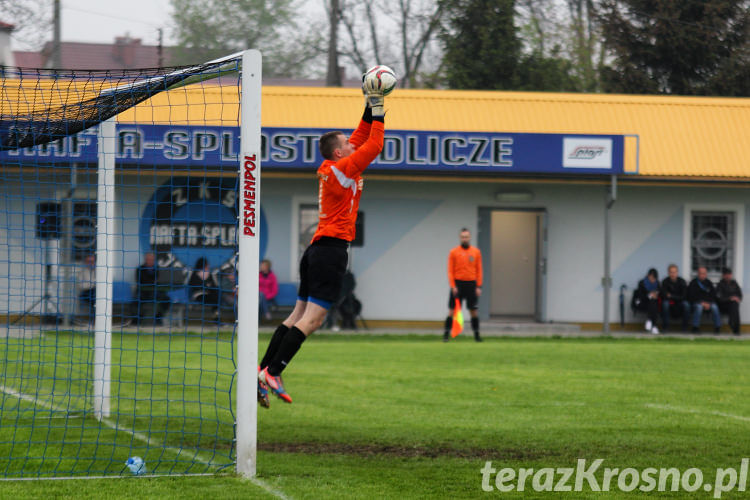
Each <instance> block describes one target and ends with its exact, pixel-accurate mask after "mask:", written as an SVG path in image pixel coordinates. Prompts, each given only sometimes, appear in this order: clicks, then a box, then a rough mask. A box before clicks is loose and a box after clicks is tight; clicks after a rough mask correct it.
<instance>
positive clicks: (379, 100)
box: [365, 92, 385, 118]
mask: <svg viewBox="0 0 750 500" xmlns="http://www.w3.org/2000/svg"><path fill="white" fill-rule="evenodd" d="M365 101H366V102H367V105H368V106H369V107H370V109H371V110H372V116H373V117H381V118H382V117H383V116H385V108H384V107H383V106H384V105H385V97H384V96H383V93H382V92H372V93H369V94H365Z"/></svg>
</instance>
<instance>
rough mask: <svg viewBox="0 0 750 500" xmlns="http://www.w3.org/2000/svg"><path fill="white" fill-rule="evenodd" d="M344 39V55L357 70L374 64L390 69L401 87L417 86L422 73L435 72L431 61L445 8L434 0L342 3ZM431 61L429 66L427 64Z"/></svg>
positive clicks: (435, 58)
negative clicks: (397, 77)
mask: <svg viewBox="0 0 750 500" xmlns="http://www.w3.org/2000/svg"><path fill="white" fill-rule="evenodd" d="M340 1H341V3H342V5H341V24H342V25H343V28H344V33H345V37H343V39H342V45H341V46H340V47H339V52H340V54H341V56H342V57H343V58H344V59H346V60H347V61H348V62H349V63H350V65H352V66H353V67H354V68H355V69H356V70H357V71H360V72H361V71H364V70H366V69H367V68H368V67H370V66H372V65H373V64H375V63H378V64H386V65H388V66H391V67H392V68H393V69H394V70H395V71H396V74H397V75H398V76H399V80H400V85H401V86H403V87H414V86H417V85H419V84H420V81H421V80H422V79H423V75H422V73H423V72H424V71H425V67H426V66H427V71H430V70H434V69H436V67H437V65H435V64H433V67H429V66H430V64H429V62H431V61H434V60H438V59H439V58H438V57H432V56H433V55H434V54H435V52H436V49H437V46H436V43H435V39H436V35H437V33H438V29H439V27H440V22H441V19H442V15H443V6H442V4H441V3H440V2H435V1H433V0H384V1H383V2H382V3H379V4H372V3H370V2H360V1H357V0H340ZM426 61H428V64H426Z"/></svg>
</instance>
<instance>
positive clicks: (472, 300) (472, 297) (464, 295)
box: [448, 280, 477, 311]
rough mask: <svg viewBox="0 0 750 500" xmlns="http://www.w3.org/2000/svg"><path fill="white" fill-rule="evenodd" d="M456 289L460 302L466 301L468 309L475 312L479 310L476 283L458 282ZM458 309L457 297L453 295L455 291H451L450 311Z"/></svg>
mask: <svg viewBox="0 0 750 500" xmlns="http://www.w3.org/2000/svg"><path fill="white" fill-rule="evenodd" d="M456 288H457V289H458V300H460V301H462V302H463V301H464V300H465V301H466V307H467V308H468V309H469V310H470V311H473V310H474V309H476V308H477V282H476V281H459V280H456ZM454 307H456V296H455V295H453V290H452V289H451V291H450V296H449V297H448V309H453V308H454Z"/></svg>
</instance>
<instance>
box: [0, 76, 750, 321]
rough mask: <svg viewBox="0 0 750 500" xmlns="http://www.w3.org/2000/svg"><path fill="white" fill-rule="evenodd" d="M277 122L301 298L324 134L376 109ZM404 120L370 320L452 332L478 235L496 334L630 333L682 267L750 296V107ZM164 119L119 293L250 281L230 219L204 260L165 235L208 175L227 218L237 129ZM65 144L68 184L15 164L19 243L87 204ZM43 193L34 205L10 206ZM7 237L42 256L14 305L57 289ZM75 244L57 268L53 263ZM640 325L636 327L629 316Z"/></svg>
mask: <svg viewBox="0 0 750 500" xmlns="http://www.w3.org/2000/svg"><path fill="white" fill-rule="evenodd" d="M218 91H219V90H217V92H218ZM221 91H222V92H230V90H226V89H224V90H221ZM234 92H236V90H235V91H234ZM206 95H208V94H207V93H206V91H205V88H204V89H203V91H202V92H200V93H196V94H195V95H192V94H191V92H190V90H187V91H181V92H180V93H179V94H176V95H173V96H168V95H167V94H165V95H163V96H158V97H156V98H155V100H158V99H165V100H166V99H169V102H170V103H172V104H174V103H175V102H176V99H184V100H185V102H190V103H191V104H195V105H200V102H199V101H200V100H202V99H204V98H205V96H206ZM262 106H263V107H262V125H263V157H262V169H263V170H262V172H263V174H262V181H261V185H262V189H261V208H262V212H261V227H262V237H261V247H262V248H261V252H262V255H263V256H264V257H266V258H269V259H270V260H271V261H272V262H273V269H274V271H275V272H276V274H277V276H278V278H279V280H280V281H285V282H296V281H297V279H298V277H297V262H298V259H299V257H300V256H301V252H302V251H303V249H304V247H305V246H306V245H307V243H308V242H309V238H310V237H311V235H312V232H314V226H315V223H316V221H317V180H316V176H315V170H316V168H317V165H318V164H319V162H320V156H319V153H317V137H318V136H319V135H320V133H322V132H323V131H325V130H331V129H342V130H351V129H353V128H354V127H355V126H356V124H357V121H358V117H359V115H360V113H361V106H362V98H361V94H360V93H359V91H358V90H357V89H331V88H293V87H266V88H264V94H263V104H262ZM387 107H388V108H389V109H388V113H387V119H386V130H387V138H386V147H385V150H384V152H383V155H381V157H380V158H379V159H378V161H377V162H376V163H375V164H373V165H372V166H371V167H370V169H369V170H368V171H367V172H366V174H365V185H364V194H363V197H362V201H361V205H360V212H361V214H360V227H359V233H360V234H359V238H358V239H361V241H358V242H357V243H356V244H355V245H353V246H352V248H351V251H350V268H351V270H352V272H353V273H354V275H355V277H356V280H357V288H356V290H355V293H356V295H357V296H358V298H359V299H360V300H361V302H362V304H363V311H362V315H363V317H365V318H366V319H367V320H384V321H385V320H397V321H440V320H441V318H444V317H445V313H446V307H447V299H448V280H447V275H446V262H447V255H448V252H449V250H450V249H451V248H452V247H453V246H455V245H457V244H458V232H459V230H460V229H461V228H463V227H466V228H468V229H469V230H470V231H471V232H472V235H473V240H474V242H475V244H477V245H478V246H479V248H480V249H481V250H482V253H483V256H484V269H485V286H484V291H483V294H482V298H481V301H480V312H481V314H482V316H483V317H485V318H487V317H495V316H500V317H511V318H523V319H535V320H537V321H551V322H571V323H593V324H598V323H602V322H605V321H607V320H609V321H612V322H616V321H618V320H619V312H618V309H619V308H618V304H619V294H620V291H621V288H622V287H623V286H624V287H627V290H626V297H627V301H629V297H630V293H631V292H632V289H633V288H634V287H635V285H636V284H637V281H638V280H639V279H641V278H642V277H643V276H644V275H645V274H646V271H647V270H648V269H649V268H651V267H655V268H657V270H658V271H659V272H660V275H661V277H663V276H665V275H666V268H667V266H668V265H669V264H670V263H675V264H677V265H678V266H679V267H680V269H681V274H682V276H683V277H685V278H686V279H688V280H689V279H690V278H691V277H692V275H693V273H694V271H695V268H696V267H697V266H698V265H706V266H708V268H709V271H710V274H711V276H712V278H714V279H715V280H716V279H718V272H719V270H720V269H721V268H722V267H725V266H728V267H731V268H733V269H734V273H735V278H736V279H737V280H738V281H739V283H740V284H741V285H744V284H746V283H748V282H750V281H748V272H749V271H750V270H746V266H745V264H744V262H745V260H746V259H745V257H746V255H748V252H750V248H747V247H746V245H745V239H746V236H745V235H746V234H748V233H747V231H746V230H745V229H746V224H747V223H748V220H749V219H750V217H746V213H747V211H748V208H750V204H748V200H747V196H746V190H747V188H748V187H750V183H748V181H749V180H750V155H749V154H748V153H750V142H748V141H749V139H748V136H747V133H746V132H747V130H749V129H750V103H748V102H747V100H746V99H714V98H684V97H663V96H660V97H645V96H601V95H583V94H543V93H509V92H461V91H425V90H398V91H397V92H395V93H394V94H393V95H392V96H390V97H389V98H388V99H387ZM155 109H158V107H157V108H155ZM236 112H237V111H236V108H235V109H234V110H233V109H232V106H231V105H225V106H224V108H222V113H226V114H228V115H232V113H236ZM144 113H145V111H144V110H141V109H139V108H136V109H135V110H132V111H129V112H126V113H123V114H122V115H120V117H119V118H118V131H119V132H118V133H119V134H121V136H120V137H121V139H122V140H121V141H120V144H121V145H122V148H123V150H122V151H120V154H119V158H118V160H117V161H118V168H119V170H118V172H119V174H118V175H119V179H120V182H121V184H122V186H123V187H121V188H120V190H119V194H118V198H119V199H118V202H119V203H120V208H119V213H121V214H122V218H121V219H120V221H119V222H118V224H121V226H122V228H121V230H120V231H118V234H119V236H118V238H119V239H118V243H119V245H120V246H121V251H120V252H118V253H117V255H116V256H115V261H116V263H115V265H116V268H117V271H116V273H117V279H122V280H126V281H132V280H133V270H134V269H135V267H137V265H138V263H139V262H140V260H141V259H142V255H143V253H144V252H146V251H150V250H157V251H158V252H159V253H160V255H161V256H162V257H164V256H166V255H168V256H170V258H174V259H177V260H179V261H180V262H181V264H183V265H185V266H190V265H191V264H192V261H194V260H195V259H196V257H199V256H203V255H208V256H209V257H210V260H211V265H212V266H213V267H216V268H220V267H222V266H225V265H228V264H231V263H232V257H233V255H234V253H233V247H232V239H233V234H232V233H231V231H232V230H231V226H233V221H232V220H231V216H232V215H233V213H232V210H228V211H227V210H224V211H222V210H218V211H216V212H215V213H213V212H212V213H213V215H211V217H209V218H210V219H211V220H206V221H203V226H202V227H200V228H196V229H195V231H196V232H197V233H196V234H198V233H200V234H209V233H210V234H213V235H214V236H215V237H214V238H212V239H209V238H204V240H202V241H204V242H209V241H210V243H205V244H204V247H201V246H200V244H190V231H191V230H192V229H191V228H190V227H189V226H190V224H182V225H180V224H178V223H170V224H171V225H169V224H166V225H165V224H161V225H157V224H155V223H153V221H154V220H155V216H154V213H155V212H154V211H155V210H156V208H154V207H159V206H162V205H163V204H164V203H166V202H165V201H164V196H179V194H177V195H175V194H173V193H172V192H173V191H174V189H175V186H187V187H189V186H191V185H192V184H191V182H198V180H196V179H198V178H200V179H203V182H204V185H205V186H208V187H209V188H210V190H213V191H210V190H209V191H210V192H215V193H217V194H216V195H215V196H213V198H214V199H213V202H214V203H216V204H217V206H219V205H221V203H222V200H224V198H223V196H224V195H223V194H222V193H227V192H228V191H230V190H231V189H230V188H229V187H228V186H229V184H228V183H231V182H233V179H234V178H235V176H236V169H237V164H238V159H237V151H238V149H237V144H238V142H237V141H238V131H237V129H236V127H234V128H233V127H227V126H224V125H222V124H221V123H219V121H217V122H216V123H211V121H210V120H209V121H208V122H206V124H204V125H202V126H201V127H200V129H199V130H198V129H195V130H193V129H191V128H190V126H189V124H188V122H187V121H180V120H179V119H177V120H175V119H174V117H172V118H170V119H167V117H166V116H164V117H162V116H154V115H149V116H148V117H147V118H145V119H144ZM180 133H181V134H184V135H179V134H180ZM175 134H178V135H175ZM156 138H158V140H161V141H163V142H162V144H161V146H160V148H159V149H158V151H157V150H153V151H143V150H140V151H139V150H138V147H139V146H138V144H143V143H148V144H151V143H153V142H154V141H155V140H157V139H156ZM59 147H60V148H62V149H63V150H60V151H51V152H50V151H47V154H52V155H53V156H54V155H57V156H56V158H57V159H56V164H57V165H58V166H60V169H59V170H58V171H57V173H56V174H55V175H57V178H56V179H53V178H52V177H50V178H49V179H38V178H37V179H36V180H34V175H38V174H35V173H33V172H31V171H29V170H27V169H24V168H23V166H22V165H23V163H24V162H23V161H22V160H23V159H24V158H28V161H31V160H32V159H33V160H34V161H37V160H38V159H39V155H40V154H44V153H43V152H42V151H40V150H39V149H36V150H29V151H21V152H15V153H14V154H15V156H13V155H11V156H8V153H3V155H2V156H0V161H2V162H3V165H4V168H6V169H7V165H9V162H10V163H12V164H13V165H16V164H17V165H21V167H20V168H19V169H17V173H15V174H13V176H7V175H6V179H5V180H6V182H5V184H4V185H3V189H4V190H6V194H5V196H6V200H7V201H6V203H8V209H7V214H9V215H8V216H9V217H11V218H14V217H15V218H16V219H18V220H17V223H14V224H9V225H8V227H11V226H12V227H22V226H23V225H28V224H29V221H28V220H26V219H28V214H33V213H34V212H35V211H36V209H37V207H35V201H34V200H35V197H37V198H38V197H39V196H40V195H42V194H43V195H44V196H48V197H50V198H52V199H54V198H60V197H61V196H62V194H61V193H63V192H65V191H66V190H69V188H70V186H69V184H70V181H69V178H70V177H69V176H70V169H69V168H68V167H66V162H73V161H74V159H73V158H71V157H70V151H69V150H68V151H65V150H64V149H65V147H67V146H62V145H61V146H59ZM58 153H59V154H58ZM79 153H80V154H79V156H77V157H76V158H75V163H76V164H77V168H78V173H77V174H76V175H78V176H80V180H79V181H77V184H78V187H77V188H76V193H75V197H76V198H77V199H80V203H81V204H82V206H83V205H85V204H86V203H89V202H90V201H91V200H92V199H94V198H95V194H94V193H95V189H94V190H92V189H91V188H86V187H85V185H86V184H87V183H86V182H84V181H83V178H84V177H86V176H91V175H92V171H91V170H90V164H91V158H95V155H94V156H91V154H92V153H91V151H88V150H84V151H79ZM129 155H130V156H129ZM133 155H135V156H138V155H140V156H139V157H140V158H141V160H142V161H146V162H147V163H148V164H149V165H151V167H150V168H149V169H148V171H144V170H143V169H140V170H139V169H134V168H129V167H128V160H129V158H131V157H133ZM149 155H155V156H153V158H152V156H149ZM159 155H161V156H159ZM144 158H145V160H144ZM193 165H195V166H198V165H200V169H198V168H193V167H192V166H193ZM206 168H208V170H209V171H210V175H208V176H207V175H206ZM143 176H149V178H150V179H153V181H152V183H151V185H152V189H150V190H144V189H142V183H140V182H128V179H141V178H142V177H143ZM190 179H193V180H192V181H191V180H190ZM206 179H208V180H206ZM129 185H130V187H128V186H129ZM186 189H187V190H186V191H185V193H189V192H190V190H189V189H188V188H186ZM24 191H27V192H29V195H28V196H26V197H23V196H13V195H12V194H10V193H23V192H24ZM209 191H207V192H209ZM32 192H33V193H34V194H33V195H32V194H31V193H32ZM186 196H187V197H188V198H189V195H186ZM155 200H157V201H155ZM158 200H162V201H161V202H159V201H158ZM209 202H211V201H210V200H209V201H208V202H207V201H206V199H203V200H201V201H200V203H204V204H205V203H209ZM159 203H161V205H160V204H159ZM190 203H193V201H191V200H190V199H187V205H186V206H190ZM227 206H228V204H226V203H225V208H227ZM81 210H82V211H85V209H84V208H82V209H81ZM82 213H83V212H82ZM81 217H82V218H83V215H82V216H81ZM19 218H20V219H19ZM178 218H179V217H178ZM178 222H179V221H178ZM82 224H83V223H82ZM134 224H135V225H137V226H138V228H137V229H134V226H132V225H134ZM183 226H184V227H183ZM209 226H210V227H209ZM84 232H85V231H84ZM4 238H5V239H6V242H7V243H8V244H7V247H8V249H9V250H8V252H9V255H10V254H12V253H13V252H25V253H26V255H27V257H26V263H27V264H26V265H27V266H28V269H26V270H25V271H23V272H20V271H19V272H18V274H17V275H16V276H17V278H14V273H12V272H11V273H9V275H8V277H0V290H5V289H8V290H13V289H14V286H17V285H18V280H19V279H20V277H21V276H27V275H28V274H26V273H34V272H37V271H34V269H36V268H37V267H38V263H39V262H41V260H42V256H41V254H42V251H41V250H39V251H38V252H37V251H35V250H34V249H35V248H41V247H40V246H39V245H38V244H36V243H35V241H36V240H35V236H34V233H33V232H32V231H26V232H23V231H18V230H16V231H10V230H7V229H6V231H5V236H4ZM196 241H197V240H196ZM55 245H59V243H53V248H52V249H51V252H50V253H49V254H47V255H50V254H51V255H52V256H53V257H52V259H51V260H52V261H53V264H54V255H55V254H56V253H57V251H56V250H55V248H56V247H55ZM206 245H208V246H210V247H211V248H208V246H206ZM7 260H8V261H12V260H13V258H12V257H8V259H7ZM169 264H170V265H172V264H174V262H170V263H169ZM53 274H55V275H57V274H59V272H58V273H57V274H56V273H53ZM2 281H5V283H2ZM34 294H37V295H39V294H41V290H39V289H38V287H37V288H33V287H32V288H30V289H27V290H26V292H25V293H24V297H27V298H25V299H24V300H26V301H28V300H29V299H28V297H32V298H33V297H34ZM11 295H12V294H11ZM607 302H608V306H605V303H607ZM3 303H5V301H3ZM7 303H8V307H7V309H8V310H7V312H8V313H18V312H19V310H22V309H23V305H24V304H25V302H24V301H23V300H21V297H20V296H18V297H15V298H14V297H13V296H11V297H10V299H9V300H8V301H7ZM607 307H609V313H608V315H606V316H605V310H606V309H607ZM742 312H743V314H744V316H745V317H750V316H749V315H750V306H749V305H747V304H743V307H742ZM625 315H626V317H625V318H624V319H625V321H627V322H631V321H634V317H633V315H632V312H631V311H630V310H629V307H625Z"/></svg>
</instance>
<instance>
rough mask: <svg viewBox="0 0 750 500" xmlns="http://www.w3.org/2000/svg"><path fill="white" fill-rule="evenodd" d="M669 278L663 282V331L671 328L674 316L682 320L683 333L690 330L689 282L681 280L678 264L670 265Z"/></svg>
mask: <svg viewBox="0 0 750 500" xmlns="http://www.w3.org/2000/svg"><path fill="white" fill-rule="evenodd" d="M667 274H668V276H667V277H666V278H664V281H662V282H661V299H662V300H661V314H662V329H663V330H666V329H667V328H669V320H670V319H671V318H672V315H675V316H676V317H679V318H681V319H682V331H683V332H686V331H687V329H688V320H689V318H690V302H688V300H687V288H688V286H687V282H686V281H685V280H684V279H682V278H680V276H679V269H678V268H677V265H676V264H670V265H669V268H667Z"/></svg>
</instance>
